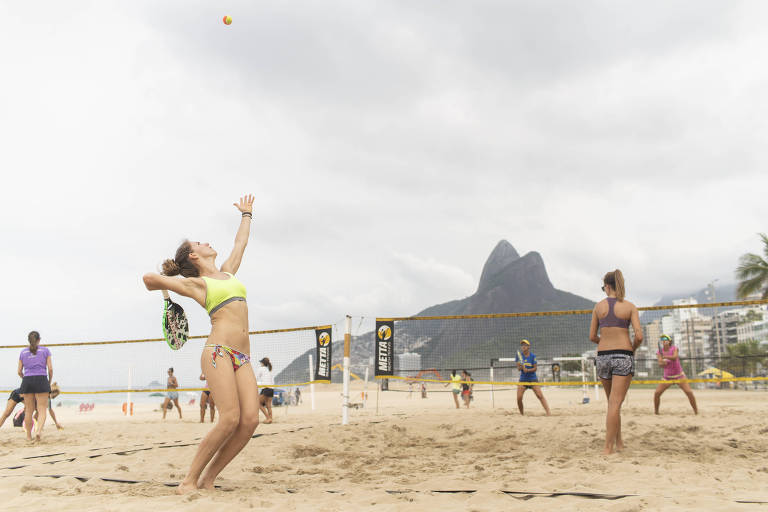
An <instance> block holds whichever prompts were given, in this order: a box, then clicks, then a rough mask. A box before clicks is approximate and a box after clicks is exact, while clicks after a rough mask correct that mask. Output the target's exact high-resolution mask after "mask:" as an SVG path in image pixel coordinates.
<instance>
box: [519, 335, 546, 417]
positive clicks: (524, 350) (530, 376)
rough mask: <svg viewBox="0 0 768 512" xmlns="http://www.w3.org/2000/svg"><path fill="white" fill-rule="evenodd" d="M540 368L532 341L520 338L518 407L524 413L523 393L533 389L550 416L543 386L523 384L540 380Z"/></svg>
mask: <svg viewBox="0 0 768 512" xmlns="http://www.w3.org/2000/svg"><path fill="white" fill-rule="evenodd" d="M538 368H539V363H538V361H537V360H536V354H534V353H533V352H531V342H530V341H528V340H520V350H518V351H517V369H518V370H520V379H519V381H520V383H521V385H519V386H517V409H518V410H519V411H520V414H521V415H522V414H523V410H524V409H523V395H524V394H525V390H527V389H532V390H533V394H534V395H536V398H538V399H539V402H541V406H542V407H544V412H546V413H547V416H549V415H550V414H551V413H550V411H549V404H548V403H547V399H546V398H544V392H543V391H541V386H533V385H531V384H523V383H525V382H539V379H538V377H536V370H537V369H538Z"/></svg>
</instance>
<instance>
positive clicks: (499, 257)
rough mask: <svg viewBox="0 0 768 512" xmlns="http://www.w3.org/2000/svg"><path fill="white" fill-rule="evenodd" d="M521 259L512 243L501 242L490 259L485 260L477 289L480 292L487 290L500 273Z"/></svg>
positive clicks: (492, 252)
mask: <svg viewBox="0 0 768 512" xmlns="http://www.w3.org/2000/svg"><path fill="white" fill-rule="evenodd" d="M519 259H520V255H519V254H518V253H517V251H516V250H515V248H514V247H513V246H512V244H511V243H509V242H507V241H506V240H501V241H499V243H498V244H496V247H494V248H493V251H491V254H490V256H488V259H487V260H485V265H483V272H482V274H480V284H479V285H478V287H477V289H478V291H479V290H482V289H485V288H487V287H488V286H487V285H488V284H489V283H490V282H491V281H493V279H494V277H496V276H497V275H498V274H499V272H502V271H503V270H504V269H505V268H506V267H507V266H508V265H509V264H510V263H514V262H515V261H517V260H519Z"/></svg>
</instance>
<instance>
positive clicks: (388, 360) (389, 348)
mask: <svg viewBox="0 0 768 512" xmlns="http://www.w3.org/2000/svg"><path fill="white" fill-rule="evenodd" d="M394 359H395V322H394V321H393V320H376V359H375V361H374V364H375V365H376V371H375V373H374V375H375V376H376V378H379V377H391V376H393V375H394V369H395V365H394Z"/></svg>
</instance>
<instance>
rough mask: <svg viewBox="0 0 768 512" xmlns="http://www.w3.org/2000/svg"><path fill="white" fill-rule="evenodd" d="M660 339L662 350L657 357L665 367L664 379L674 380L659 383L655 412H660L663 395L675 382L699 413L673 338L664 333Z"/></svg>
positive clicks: (654, 394)
mask: <svg viewBox="0 0 768 512" xmlns="http://www.w3.org/2000/svg"><path fill="white" fill-rule="evenodd" d="M659 340H660V341H661V342H662V344H663V345H662V347H663V348H662V350H659V351H656V359H657V360H658V361H659V366H661V367H662V368H663V369H664V380H669V381H673V382H669V383H666V382H665V383H663V384H659V385H658V386H657V387H656V391H654V393H653V412H654V414H659V406H660V405H661V395H662V394H664V392H665V391H666V390H667V389H669V387H670V386H672V385H673V384H677V385H678V386H680V389H682V390H683V393H685V396H687V397H688V402H690V404H691V407H692V408H693V414H699V409H698V407H696V397H695V396H693V390H692V389H691V386H690V384H688V383H687V382H685V381H684V380H679V379H685V378H686V376H685V372H684V371H683V367H682V365H680V356H679V354H678V350H677V347H675V346H674V345H673V344H672V338H670V337H669V336H667V335H666V334H662V335H661V337H660V338H659Z"/></svg>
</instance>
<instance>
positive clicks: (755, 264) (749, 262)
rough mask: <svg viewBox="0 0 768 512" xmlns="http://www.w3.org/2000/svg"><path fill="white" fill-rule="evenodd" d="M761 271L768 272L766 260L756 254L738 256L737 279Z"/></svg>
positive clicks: (749, 277)
mask: <svg viewBox="0 0 768 512" xmlns="http://www.w3.org/2000/svg"><path fill="white" fill-rule="evenodd" d="M763 273H768V262H767V261H765V260H764V259H763V258H761V257H760V256H758V255H757V254H752V253H748V254H744V255H742V257H741V258H739V266H738V267H736V277H737V278H738V279H741V280H743V279H751V278H752V277H755V276H756V275H760V274H763Z"/></svg>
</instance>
